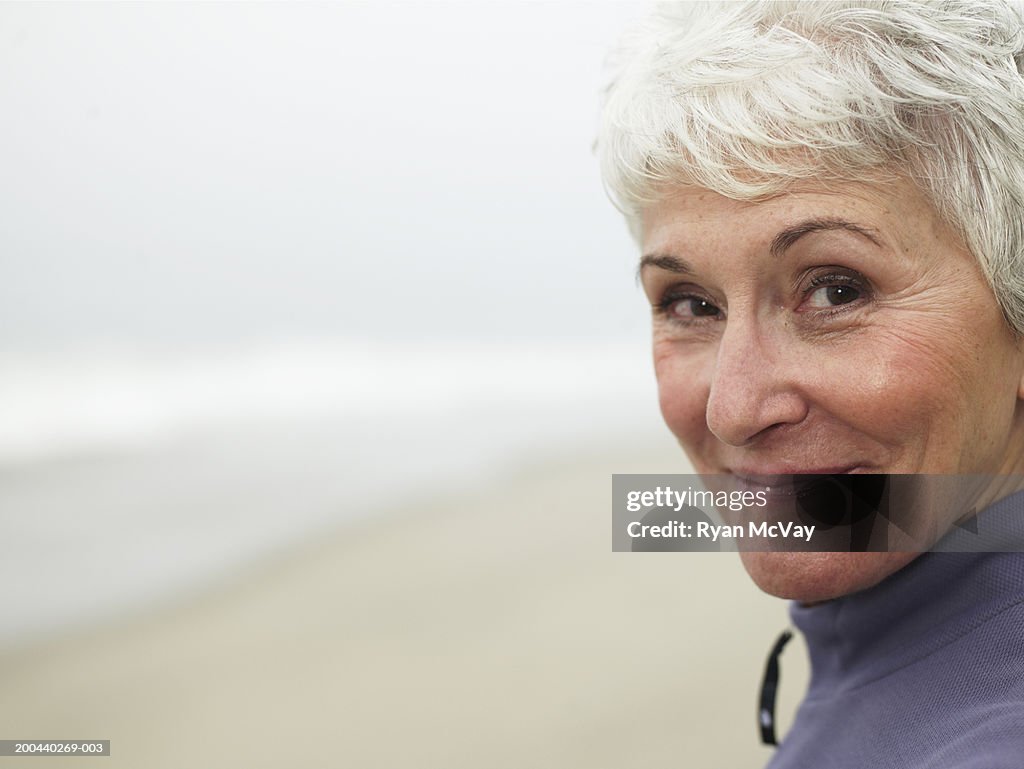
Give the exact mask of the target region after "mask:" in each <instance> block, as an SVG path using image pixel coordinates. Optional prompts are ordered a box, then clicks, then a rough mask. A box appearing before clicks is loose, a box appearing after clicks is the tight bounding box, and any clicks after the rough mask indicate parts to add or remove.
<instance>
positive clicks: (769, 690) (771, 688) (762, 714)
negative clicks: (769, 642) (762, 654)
mask: <svg viewBox="0 0 1024 769" xmlns="http://www.w3.org/2000/svg"><path fill="white" fill-rule="evenodd" d="M792 637H793V633H792V632H791V631H789V630H784V631H783V632H782V635H780V636H779V638H778V640H776V641H775V646H773V647H772V650H771V652H770V653H769V654H768V663H767V664H766V665H765V668H764V678H763V679H762V680H761V706H760V708H759V709H758V714H757V715H758V718H757V720H758V723H759V724H760V726H761V742H763V743H764V744H765V745H778V744H779V743H778V741H777V740H776V739H775V696H776V694H777V693H778V690H779V656H780V655H781V654H782V650H783V649H784V648H786V644H788V643H789V640H790V639H791V638H792Z"/></svg>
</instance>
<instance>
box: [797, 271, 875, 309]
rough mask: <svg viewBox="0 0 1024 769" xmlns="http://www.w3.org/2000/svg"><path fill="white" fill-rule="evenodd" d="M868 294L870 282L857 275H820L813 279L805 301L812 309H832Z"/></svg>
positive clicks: (851, 302) (853, 301)
mask: <svg viewBox="0 0 1024 769" xmlns="http://www.w3.org/2000/svg"><path fill="white" fill-rule="evenodd" d="M868 294H869V289H868V284H867V283H866V281H864V280H863V279H862V278H860V277H859V276H857V275H847V274H829V275H819V276H817V277H815V278H812V279H811V281H810V286H809V288H808V291H807V294H806V297H807V298H806V299H805V300H804V301H805V303H806V304H805V306H806V307H808V308H809V309H811V310H830V309H834V308H836V307H842V306H843V305H847V304H853V303H855V302H857V301H858V300H861V299H864V298H866V297H867V296H868Z"/></svg>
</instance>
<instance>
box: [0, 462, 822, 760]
mask: <svg viewBox="0 0 1024 769" xmlns="http://www.w3.org/2000/svg"><path fill="white" fill-rule="evenodd" d="M680 470H681V467H680V460H679V458H678V457H677V456H676V454H675V453H674V452H672V451H670V450H667V449H666V448H665V447H663V446H660V447H654V448H651V447H649V448H646V449H644V448H640V449H632V448H629V447H619V448H617V449H615V450H614V451H606V452H601V451H594V452H592V453H591V454H589V455H588V456H577V457H574V458H573V459H571V460H566V461H563V462H558V463H546V464H544V465H541V466H536V467H529V466H523V467H518V468H514V469H510V470H509V471H508V472H507V473H506V474H504V475H502V476H500V477H491V478H487V479H480V480H479V481H478V482H477V483H476V484H473V485H471V487H469V488H467V489H465V490H463V491H460V492H458V493H451V494H447V495H439V494H435V495H433V496H432V497H430V498H428V499H424V500H422V502H421V503H420V504H418V505H416V506H414V507H409V508H407V509H398V508H396V509H393V510H391V511H390V512H388V513H386V514H382V515H379V516H374V517H372V518H367V519H363V520H359V521H355V522H352V523H349V524H347V525H345V526H344V527H343V528H342V529H341V530H339V531H337V532H336V533H334V534H332V535H331V536H327V537H322V538H320V539H319V540H318V541H317V542H315V543H310V544H307V545H305V546H302V547H299V548H294V549H291V550H289V551H288V552H287V553H285V554H283V555H281V556H280V557H277V558H275V559H273V560H263V561H261V562H260V563H258V564H255V565H252V566H250V567H248V568H246V569H245V570H243V571H241V572H238V573H236V574H235V575H234V576H233V577H232V578H230V579H226V580H221V581H220V582H219V583H218V584H217V585H216V586H213V587H210V588H208V589H206V590H204V591H200V592H196V593H193V594H192V595H190V596H188V597H185V598H182V597H179V598H177V599H176V600H175V602H174V603H173V604H164V605H157V606H152V607H150V608H149V609H147V610H146V611H145V612H143V613H138V612H136V613H135V614H133V615H131V616H128V617H126V618H123V619H121V620H119V621H117V622H108V623H106V624H104V625H102V626H100V627H95V628H91V629H85V630H77V631H74V632H73V633H71V634H68V635H64V636H60V637H54V638H51V639H49V640H47V641H45V642H41V643H34V644H32V645H28V646H22V647H13V648H7V649H6V650H5V651H2V652H0V676H2V680H3V686H2V687H0V721H2V722H3V724H4V729H3V731H4V736H5V737H6V738H11V739H22V738H26V739H27V738H31V739H56V738H62V739H65V738H66V739H109V740H111V753H112V755H111V757H110V758H102V759H100V758H97V759H95V761H96V762H102V764H103V765H104V766H108V767H147V769H159V768H161V767H183V766H211V767H236V766H237V767H278V766H304V767H320V766H323V767H349V766H351V767H446V768H447V769H453V768H461V767H467V768H468V767H473V768H474V769H476V768H477V767H509V768H511V767H516V769H520V768H521V767H559V768H561V769H566V768H568V767H581V768H584V767H585V768H586V769H600V768H603V767H609V769H610V768H611V767H615V768H616V769H620V768H621V767H647V768H653V767H700V768H701V769H714V768H716V767H721V768H722V769H725V768H726V767H728V768H729V769H736V767H759V766H762V765H763V764H764V763H765V761H766V760H767V758H768V756H769V755H770V749H768V748H765V747H762V746H760V745H759V744H758V735H757V730H756V724H755V703H756V693H757V687H758V684H759V681H760V676H761V672H762V667H763V664H764V658H765V655H766V654H767V651H768V649H769V647H770V645H771V643H772V642H773V641H774V639H775V637H776V635H777V634H778V633H779V632H780V631H781V630H782V629H783V628H785V627H786V626H787V624H788V618H787V616H786V611H785V603H784V602H783V601H779V600H776V599H773V598H770V597H767V596H764V595H762V594H761V593H760V592H759V591H758V590H757V589H756V588H754V587H753V586H752V585H751V584H750V583H749V581H748V580H747V578H746V576H745V574H744V573H743V571H742V568H741V567H740V564H739V562H738V560H737V559H736V557H735V555H734V554H728V553H724V554H717V553H690V554H682V553H675V554H673V553H660V554H651V553H644V554H639V553H638V554H627V553H612V552H611V551H610V525H609V524H610V512H609V510H610V508H609V504H610V487H611V478H610V476H611V474H612V473H628V472H679V471H680ZM804 655H805V653H804V650H803V648H802V646H801V645H800V641H799V640H797V641H796V642H794V643H793V644H791V647H790V649H788V650H787V652H786V655H785V656H784V658H783V684H782V692H781V696H780V710H781V713H782V715H781V721H782V729H783V732H784V730H785V728H786V726H787V725H788V723H789V720H790V719H791V714H792V711H793V709H794V708H795V705H796V703H797V701H798V700H799V697H800V695H801V694H802V691H803V689H804V687H805V685H806V675H807V671H806V661H805V659H804ZM74 760H76V759H68V758H62V759H53V758H32V759H24V760H19V759H16V758H7V759H3V765H4V766H5V767H7V766H10V767H16V766H21V765H22V764H24V765H26V766H31V767H36V768H37V769H43V768H44V767H48V766H58V765H59V766H67V765H68V763H69V762H73V761H74ZM75 765H77V764H75Z"/></svg>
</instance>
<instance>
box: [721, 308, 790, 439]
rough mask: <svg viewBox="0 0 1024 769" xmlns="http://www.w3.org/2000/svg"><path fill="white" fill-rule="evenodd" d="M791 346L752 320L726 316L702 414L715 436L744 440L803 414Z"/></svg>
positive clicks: (762, 433) (754, 437)
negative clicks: (705, 407) (727, 317)
mask: <svg viewBox="0 0 1024 769" xmlns="http://www.w3.org/2000/svg"><path fill="white" fill-rule="evenodd" d="M794 347H795V344H791V343H789V342H787V340H785V339H784V338H779V335H778V334H776V335H772V334H770V333H768V332H767V331H766V330H765V329H763V328H761V327H759V326H758V325H757V323H756V321H755V320H749V321H746V320H741V319H738V318H730V319H729V322H728V323H726V327H725V329H724V331H723V332H722V336H721V337H720V338H719V343H718V354H717V356H716V357H715V367H714V370H713V372H712V375H711V387H710V390H709V393H708V402H707V410H706V417H707V423H708V429H710V430H711V432H712V434H714V435H715V437H717V438H718V439H719V440H720V441H722V442H723V443H727V444H729V445H730V446H748V445H750V444H751V443H753V442H754V441H755V440H757V439H758V437H759V436H762V435H764V434H766V433H767V432H768V431H770V430H771V429H772V428H777V427H779V426H781V425H796V424H799V423H800V422H802V421H803V420H804V419H805V418H806V417H807V412H808V404H807V400H806V398H805V396H804V395H803V394H802V392H801V388H800V371H801V369H802V368H803V367H802V366H801V361H800V360H799V359H798V356H797V355H796V352H797V351H796V350H795V349H793V348H794Z"/></svg>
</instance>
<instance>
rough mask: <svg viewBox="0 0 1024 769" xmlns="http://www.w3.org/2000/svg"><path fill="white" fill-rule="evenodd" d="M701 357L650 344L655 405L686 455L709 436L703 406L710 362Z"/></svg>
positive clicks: (669, 343)
mask: <svg viewBox="0 0 1024 769" xmlns="http://www.w3.org/2000/svg"><path fill="white" fill-rule="evenodd" d="M705 357H706V356H704V355H701V354H696V353H695V354H686V353H681V352H680V350H679V349H678V348H677V346H676V345H675V344H673V343H671V342H659V341H658V340H657V339H655V342H654V373H655V376H656V377H657V380H658V403H659V405H660V407H661V414H662V417H663V418H664V419H665V423H666V424H667V425H668V427H669V429H670V430H671V431H672V433H673V434H674V435H675V436H676V438H677V439H678V440H679V442H680V443H681V444H682V446H683V448H685V449H686V450H687V451H688V452H692V451H693V450H694V449H695V448H696V447H697V445H698V444H699V443H700V442H701V441H702V440H704V439H705V438H706V436H707V435H709V433H708V430H707V404H708V393H709V392H710V389H711V385H710V380H709V377H708V373H707V372H708V371H709V368H708V366H709V365H713V362H712V361H710V360H704V358H705Z"/></svg>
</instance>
